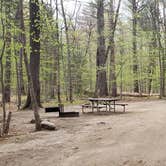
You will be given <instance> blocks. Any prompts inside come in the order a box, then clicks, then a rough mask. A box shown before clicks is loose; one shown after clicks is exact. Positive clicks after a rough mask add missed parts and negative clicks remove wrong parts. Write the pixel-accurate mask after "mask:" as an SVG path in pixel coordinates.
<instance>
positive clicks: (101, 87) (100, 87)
mask: <svg viewBox="0 0 166 166" xmlns="http://www.w3.org/2000/svg"><path fill="white" fill-rule="evenodd" d="M97 34H98V39H97V55H96V67H97V69H96V70H97V71H96V95H97V96H99V97H102V96H107V95H108V89H107V77H106V59H107V57H106V51H105V37H104V2H103V0H97Z"/></svg>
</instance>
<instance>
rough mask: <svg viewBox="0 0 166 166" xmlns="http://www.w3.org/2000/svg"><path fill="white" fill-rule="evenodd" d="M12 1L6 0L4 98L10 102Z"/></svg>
mask: <svg viewBox="0 0 166 166" xmlns="http://www.w3.org/2000/svg"><path fill="white" fill-rule="evenodd" d="M11 5H12V3H11V1H10V0H9V1H5V13H6V17H7V19H6V26H7V28H6V30H7V32H6V49H5V50H6V51H5V54H6V65H5V80H4V81H5V87H4V98H5V102H10V95H11V20H12V17H11V15H12V14H11Z"/></svg>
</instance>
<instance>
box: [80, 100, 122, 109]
mask: <svg viewBox="0 0 166 166" xmlns="http://www.w3.org/2000/svg"><path fill="white" fill-rule="evenodd" d="M119 100H120V99H118V98H88V101H89V102H91V104H90V105H84V106H83V107H86V106H87V107H88V106H89V107H91V108H92V112H94V109H95V108H96V109H97V111H100V109H101V108H104V107H105V108H106V111H107V110H108V109H109V111H111V109H113V110H114V112H115V106H116V105H117V103H116V102H117V101H119ZM83 107H82V108H83Z"/></svg>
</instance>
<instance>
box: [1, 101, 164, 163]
mask: <svg viewBox="0 0 166 166" xmlns="http://www.w3.org/2000/svg"><path fill="white" fill-rule="evenodd" d="M128 103H129V105H128V106H127V109H126V110H127V111H126V113H116V114H108V113H107V114H106V113H104V112H103V113H100V114H97V113H94V114H88V113H86V114H81V115H80V117H78V118H58V114H57V113H47V114H46V113H44V111H43V110H41V117H42V118H44V119H45V118H46V119H49V120H51V121H52V122H54V123H55V124H56V126H57V130H56V131H41V132H34V131H33V130H34V124H30V123H29V122H30V120H31V119H32V117H33V113H32V112H31V111H20V112H18V111H13V116H12V122H11V131H10V134H11V136H10V137H8V138H5V139H1V140H0V166H31V165H33V166H166V155H165V154H166V101H164V100H153V101H139V102H138V101H134V102H128ZM65 109H66V110H76V111H81V107H80V106H68V107H66V108H65ZM118 110H119V112H120V111H121V110H122V108H118Z"/></svg>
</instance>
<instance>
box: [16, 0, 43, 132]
mask: <svg viewBox="0 0 166 166" xmlns="http://www.w3.org/2000/svg"><path fill="white" fill-rule="evenodd" d="M19 3H20V7H21V8H22V9H23V0H20V1H19ZM23 18H24V17H23V11H22V14H21V19H20V29H21V30H22V39H21V41H22V48H23V55H24V63H25V68H26V72H27V77H28V84H29V92H30V98H31V103H32V109H33V112H34V117H35V128H36V130H37V131H39V130H41V124H40V122H41V120H40V115H39V112H38V103H37V99H36V94H35V90H34V86H33V77H32V74H31V70H30V65H29V63H28V56H27V52H26V35H25V26H24V19H23Z"/></svg>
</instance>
